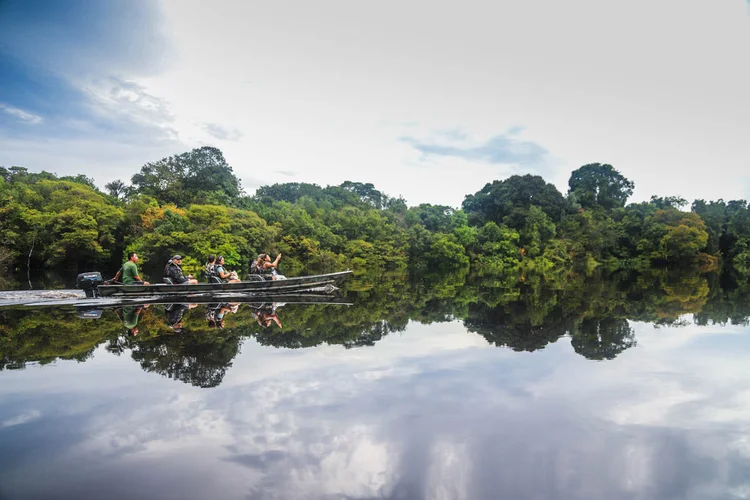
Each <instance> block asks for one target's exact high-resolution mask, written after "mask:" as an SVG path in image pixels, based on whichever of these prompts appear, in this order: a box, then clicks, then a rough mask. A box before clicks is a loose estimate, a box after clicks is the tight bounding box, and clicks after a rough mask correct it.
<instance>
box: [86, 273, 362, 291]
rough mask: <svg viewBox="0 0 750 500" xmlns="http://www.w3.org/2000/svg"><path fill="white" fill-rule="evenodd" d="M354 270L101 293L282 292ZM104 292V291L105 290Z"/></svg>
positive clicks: (330, 280)
mask: <svg viewBox="0 0 750 500" xmlns="http://www.w3.org/2000/svg"><path fill="white" fill-rule="evenodd" d="M351 274H352V271H350V270H346V271H339V272H336V273H328V274H315V275H309V276H297V277H293V278H287V279H285V280H265V281H240V282H237V283H195V284H187V283H184V284H179V285H170V284H167V283H154V284H150V285H99V287H98V289H99V293H100V295H101V296H102V297H112V296H136V295H187V294H206V293H216V292H219V293H231V292H244V293H253V292H255V293H260V292H266V291H267V290H268V292H269V293H270V292H283V291H284V290H300V289H303V288H313V287H317V286H325V285H328V284H334V283H338V282H339V281H341V280H342V279H344V278H345V277H347V276H349V275H351ZM102 292H103V293H102Z"/></svg>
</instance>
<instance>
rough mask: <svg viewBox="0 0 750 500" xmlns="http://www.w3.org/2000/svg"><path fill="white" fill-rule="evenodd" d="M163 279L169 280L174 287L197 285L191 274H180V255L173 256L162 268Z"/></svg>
mask: <svg viewBox="0 0 750 500" xmlns="http://www.w3.org/2000/svg"><path fill="white" fill-rule="evenodd" d="M164 277H166V278H170V279H171V280H172V283H174V284H175V285H197V284H198V280H197V279H195V278H193V275H192V274H188V275H187V276H185V274H184V273H183V272H182V255H175V256H174V257H172V258H171V259H170V261H169V262H167V265H166V267H165V268H164Z"/></svg>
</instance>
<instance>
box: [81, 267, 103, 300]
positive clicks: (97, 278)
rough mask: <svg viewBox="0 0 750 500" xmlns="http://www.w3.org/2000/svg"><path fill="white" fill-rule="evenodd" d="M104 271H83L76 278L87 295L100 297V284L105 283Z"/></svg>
mask: <svg viewBox="0 0 750 500" xmlns="http://www.w3.org/2000/svg"><path fill="white" fill-rule="evenodd" d="M103 283H104V280H103V279H102V273H99V272H90V273H81V274H79V275H78V278H76V286H77V287H78V288H80V289H81V290H83V291H84V292H85V293H86V297H98V296H99V290H98V288H97V287H98V286H99V285H101V284H103Z"/></svg>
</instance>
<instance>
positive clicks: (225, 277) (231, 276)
mask: <svg viewBox="0 0 750 500" xmlns="http://www.w3.org/2000/svg"><path fill="white" fill-rule="evenodd" d="M214 269H215V272H216V276H218V277H219V278H220V279H221V281H223V282H224V283H239V282H240V280H239V279H237V273H230V272H227V270H226V269H224V256H223V255H219V256H218V257H217V258H216V266H215V268H214Z"/></svg>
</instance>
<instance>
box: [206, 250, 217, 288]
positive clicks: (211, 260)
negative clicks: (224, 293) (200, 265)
mask: <svg viewBox="0 0 750 500" xmlns="http://www.w3.org/2000/svg"><path fill="white" fill-rule="evenodd" d="M214 274H216V256H215V255H214V254H211V255H209V256H208V261H207V262H206V278H208V279H209V282H210V281H211V276H213V275H214Z"/></svg>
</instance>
